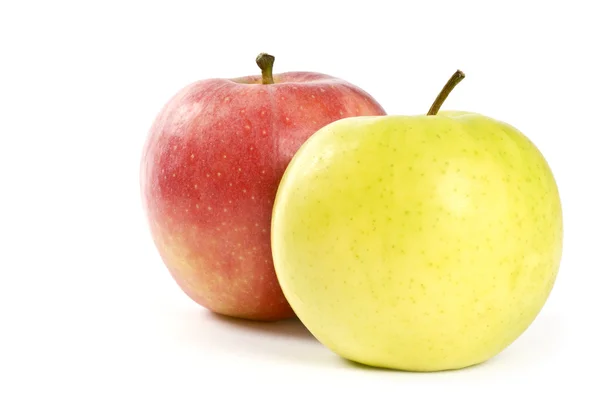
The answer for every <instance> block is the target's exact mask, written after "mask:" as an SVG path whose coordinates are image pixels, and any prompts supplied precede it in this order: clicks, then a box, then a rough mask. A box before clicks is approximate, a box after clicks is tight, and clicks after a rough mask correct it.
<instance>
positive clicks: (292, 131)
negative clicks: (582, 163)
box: [141, 72, 385, 320]
mask: <svg viewBox="0 0 600 401" xmlns="http://www.w3.org/2000/svg"><path fill="white" fill-rule="evenodd" d="M274 81H275V83H274V84H269V85H263V84H261V83H260V82H261V77H260V76H248V77H241V78H236V79H210V80H204V81H199V82H196V83H194V84H191V85H189V86H188V87H186V88H184V89H183V90H181V91H180V92H179V93H178V94H177V95H176V96H174V97H173V98H172V99H171V100H170V101H169V102H168V103H167V105H166V106H165V107H164V109H163V110H162V111H161V112H160V114H159V115H158V117H157V118H156V120H155V122H154V124H153V126H152V128H151V130H150V133H149V136H148V140H147V143H146V145H145V148H144V152H143V157H142V164H141V190H142V198H143V202H144V209H145V211H146V214H147V216H148V220H149V222H150V229H151V233H152V237H153V239H154V242H155V244H156V246H157V248H158V251H159V253H160V255H161V257H162V259H163V261H164V263H165V264H166V266H167V267H168V269H169V271H170V273H171V274H172V276H173V277H174V279H175V280H176V282H177V284H178V285H179V286H180V287H181V288H182V290H183V291H184V292H185V293H186V294H187V295H188V296H189V297H191V298H192V299H193V300H194V301H196V302H197V303H199V304H200V305H203V306H205V307H206V308H208V309H210V310H212V311H215V312H217V313H221V314H224V315H228V316H235V317H242V318H248V319H256V320H277V319H282V318H286V317H290V316H293V311H292V309H291V308H290V306H289V304H288V303H287V301H286V299H285V297H284V295H283V293H282V292H281V288H280V287H279V284H278V282H277V277H276V276H275V272H274V270H273V260H272V256H271V243H270V223H271V212H272V205H273V201H274V198H275V193H276V190H277V185H278V184H279V180H280V178H281V176H282V174H283V172H284V170H285V168H286V166H287V164H288V163H289V161H290V159H291V158H292V156H293V155H294V153H295V152H296V150H297V149H298V148H299V147H300V145H301V144H302V143H303V142H304V141H305V140H306V139H307V138H308V137H309V136H310V135H312V134H313V133H314V132H315V131H316V130H318V129H319V128H321V127H323V126H324V125H326V124H328V123H330V122H332V121H335V120H337V119H340V118H342V117H347V116H356V115H382V114H385V113H384V111H383V109H382V108H381V106H379V104H378V103H377V102H376V101H375V100H374V99H373V98H372V97H371V96H369V95H368V94H367V93H366V92H364V91H363V90H361V89H359V88H357V87H356V86H353V85H351V84H349V83H348V82H345V81H343V80H340V79H336V78H333V77H331V76H328V75H324V74H317V73H307V72H290V73H283V74H275V75H274Z"/></svg>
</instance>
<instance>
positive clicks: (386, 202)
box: [272, 112, 563, 371]
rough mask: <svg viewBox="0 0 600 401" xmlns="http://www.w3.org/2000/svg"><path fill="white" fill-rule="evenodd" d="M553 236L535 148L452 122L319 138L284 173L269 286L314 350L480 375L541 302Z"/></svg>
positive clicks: (474, 120) (492, 124) (379, 126)
mask: <svg viewBox="0 0 600 401" xmlns="http://www.w3.org/2000/svg"><path fill="white" fill-rule="evenodd" d="M562 238H563V223H562V211H561V203H560V199H559V194H558V190H557V185H556V183H555V180H554V177H553V174H552V172H551V170H550V168H549V166H548V164H547V163H546V161H545V159H544V157H543V156H542V154H541V153H540V152H539V150H538V149H537V148H536V147H535V146H534V144H533V143H532V142H531V141H530V140H528V139H527V138H526V137H525V136H524V135H523V134H521V133H520V132H519V131H517V130H516V129H515V128H513V127H511V126H509V125H507V124H504V123H502V122H499V121H495V120H493V119H490V118H487V117H484V116H481V115H477V114H472V113H462V112H446V113H440V114H439V115H438V116H412V117H411V116H409V117H401V116H387V117H358V118H352V119H347V120H342V121H338V122H336V123H333V124H330V125H329V126H327V127H325V128H323V129H322V130H320V131H319V132H318V133H316V134H315V135H314V136H313V137H312V138H311V139H310V140H309V141H307V143H306V144H305V145H304V146H303V147H302V148H301V149H300V150H299V152H298V153H297V154H296V156H295V157H294V159H293V160H292V162H291V163H290V165H289V167H288V169H287V171H286V173H285V175H284V178H283V180H282V182H281V186H280V188H279V191H278V194H277V198H276V202H275V205H274V212H273V221H272V244H273V255H274V260H275V268H276V272H277V275H278V277H279V281H280V283H281V285H282V288H283V291H284V293H285V295H286V296H287V298H288V300H289V301H290V304H291V305H292V307H293V309H294V310H295V311H296V313H297V315H298V317H299V318H300V319H301V320H302V322H303V323H304V324H305V325H306V326H307V328H308V329H309V330H310V331H311V332H312V333H313V334H314V335H315V336H316V337H317V339H319V340H320V341H321V342H322V343H323V344H325V345H326V346H327V347H329V348H330V349H331V350H333V351H334V352H336V353H338V354H339V355H341V356H343V357H345V358H348V359H350V360H354V361H357V362H360V363H364V364H368V365H373V366H378V367H386V368H393V369H402V370H412V371H437V370H447V369H457V368H462V367H466V366H469V365H473V364H477V363H480V362H483V361H485V360H488V359H489V358H491V357H493V356H495V355H496V354H498V353H499V352H501V351H502V350H503V349H505V348H506V347H507V346H508V345H509V344H510V343H511V342H513V341H514V340H515V339H517V338H518V337H519V335H521V334H522V333H523V332H524V331H525V330H526V328H527V327H528V326H529V325H530V324H531V323H532V321H533V320H534V319H535V317H536V316H537V315H538V313H539V312H540V310H541V308H542V306H543V305H544V303H545V301H546V299H547V297H548V296H549V293H550V291H551V289H552V287H553V284H554V282H555V279H556V276H557V272H558V269H559V263H560V259H561V254H562Z"/></svg>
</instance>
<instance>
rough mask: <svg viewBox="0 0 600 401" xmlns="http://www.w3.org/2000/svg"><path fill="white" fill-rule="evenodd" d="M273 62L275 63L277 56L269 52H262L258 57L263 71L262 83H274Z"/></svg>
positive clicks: (257, 60) (257, 61) (258, 63)
mask: <svg viewBox="0 0 600 401" xmlns="http://www.w3.org/2000/svg"><path fill="white" fill-rule="evenodd" d="M273 63H275V57H274V56H271V55H270V54H267V53H260V54H259V55H258V56H257V57H256V64H257V65H258V67H259V68H260V70H261V71H262V83H263V84H264V85H269V84H272V83H274V81H273Z"/></svg>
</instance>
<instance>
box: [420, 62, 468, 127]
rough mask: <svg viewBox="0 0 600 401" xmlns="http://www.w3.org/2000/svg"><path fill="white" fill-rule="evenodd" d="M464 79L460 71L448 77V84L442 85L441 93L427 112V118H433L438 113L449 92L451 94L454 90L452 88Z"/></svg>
mask: <svg viewBox="0 0 600 401" xmlns="http://www.w3.org/2000/svg"><path fill="white" fill-rule="evenodd" d="M464 77H465V74H464V72H462V71H461V70H456V72H455V73H454V74H453V75H452V76H451V77H450V79H449V80H448V82H446V85H444V87H443V88H442V91H441V92H440V93H439V95H437V97H436V98H435V101H434V102H433V104H432V105H431V108H430V109H429V111H428V112H427V115H428V116H435V115H436V114H437V112H438V111H440V107H442V103H444V101H445V100H446V98H447V97H448V95H449V94H450V92H452V89H454V87H455V86H456V85H458V83H459V82H460V81H462V80H463V78H464Z"/></svg>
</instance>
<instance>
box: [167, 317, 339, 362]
mask: <svg viewBox="0 0 600 401" xmlns="http://www.w3.org/2000/svg"><path fill="white" fill-rule="evenodd" d="M185 315H186V316H184V317H183V318H182V319H178V321H179V322H182V325H181V326H180V328H179V329H178V334H179V335H180V336H181V337H182V340H183V341H186V342H188V343H191V344H196V345H201V346H202V347H203V348H212V349H215V348H218V349H219V350H221V351H223V352H227V353H233V354H238V355H245V356H248V357H250V358H258V359H272V360H276V361H278V362H292V363H303V364H313V365H320V366H331V367H334V366H337V367H339V366H343V364H342V363H341V362H340V358H338V357H337V355H335V354H334V353H332V352H331V351H329V349H327V348H326V347H325V346H324V345H322V344H321V343H320V342H318V341H317V340H316V339H315V337H314V336H313V335H312V334H311V333H310V332H309V331H308V330H307V329H306V328H305V327H304V325H303V324H302V323H301V322H300V320H298V319H297V318H291V319H286V320H281V321H277V322H256V321H251V320H245V319H238V318H231V317H226V316H222V315H219V314H216V313H212V312H209V311H207V310H200V311H198V310H195V311H189V310H187V311H186V312H185Z"/></svg>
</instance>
